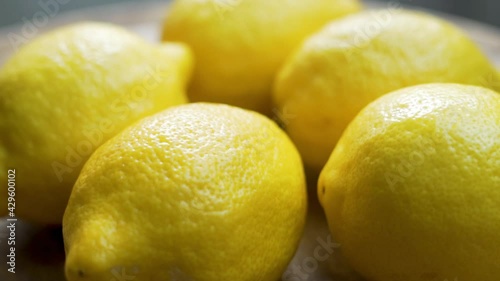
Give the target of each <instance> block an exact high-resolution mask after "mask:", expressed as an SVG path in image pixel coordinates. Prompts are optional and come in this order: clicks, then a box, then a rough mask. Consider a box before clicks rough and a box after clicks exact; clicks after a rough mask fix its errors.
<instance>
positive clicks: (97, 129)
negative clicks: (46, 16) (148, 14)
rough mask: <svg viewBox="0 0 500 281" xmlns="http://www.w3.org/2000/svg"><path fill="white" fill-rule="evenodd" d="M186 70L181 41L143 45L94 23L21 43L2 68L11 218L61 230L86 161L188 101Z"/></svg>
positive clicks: (0, 150)
mask: <svg viewBox="0 0 500 281" xmlns="http://www.w3.org/2000/svg"><path fill="white" fill-rule="evenodd" d="M191 66H192V58H191V54H190V52H189V50H188V49H187V48H186V47H185V46H183V45H179V44H166V45H162V46H160V45H159V46H153V45H149V44H147V43H146V42H145V41H143V40H142V39H141V38H139V37H137V36H135V35H133V34H131V33H129V32H128V31H126V30H124V29H122V28H119V27H115V26H112V25H108V24H101V23H81V24H76V25H72V26H68V27H64V28H61V29H59V30H56V31H53V32H51V33H48V34H45V35H42V36H41V37H40V38H38V39H36V40H34V41H33V42H31V43H30V44H28V45H26V46H25V47H23V48H22V49H21V50H20V51H19V52H18V53H16V54H15V55H14V56H13V57H12V58H11V59H10V60H9V61H8V62H7V63H6V64H5V65H4V67H3V68H2V70H1V71H0V89H1V92H0V131H1V132H2V135H1V136H0V168H1V169H2V170H5V169H6V168H7V167H8V168H16V171H17V175H18V176H17V193H16V200H17V201H19V202H21V203H20V204H17V206H16V214H17V215H18V216H19V217H21V218H24V219H28V220H31V221H35V222H39V223H52V224H60V223H61V220H62V215H63V212H64V208H65V207H66V203H67V200H68V198H69V194H70V191H71V188H72V186H73V184H74V182H75V180H76V178H77V176H78V174H79V172H80V169H81V167H82V166H83V164H84V163H85V161H86V159H87V158H88V157H89V155H90V154H91V153H92V152H93V151H94V150H95V149H96V148H97V147H98V146H99V145H101V143H103V142H104V141H106V140H107V139H109V138H110V137H111V136H113V135H115V134H116V133H118V132H119V131H121V130H122V129H123V128H125V127H126V126H127V125H129V124H130V123H132V122H134V121H136V120H138V119H140V118H142V117H144V116H147V115H150V114H152V113H155V112H157V111H159V110H161V109H164V108H166V107H168V106H171V105H177V104H181V103H184V102H186V96H185V93H184V85H185V84H186V83H187V81H186V80H187V78H188V76H189V74H190V71H191ZM6 176H7V174H6V173H2V175H1V176H0V178H1V180H2V181H4V179H5V177H6ZM6 193H7V190H6V189H4V191H2V192H1V193H0V198H1V200H0V201H2V202H5V200H6V195H7V194H6ZM3 211H4V209H2V212H3Z"/></svg>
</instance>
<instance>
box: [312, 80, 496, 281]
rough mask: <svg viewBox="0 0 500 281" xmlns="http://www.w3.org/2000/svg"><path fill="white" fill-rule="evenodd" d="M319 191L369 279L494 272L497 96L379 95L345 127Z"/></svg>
mask: <svg viewBox="0 0 500 281" xmlns="http://www.w3.org/2000/svg"><path fill="white" fill-rule="evenodd" d="M318 194H319V199H320V202H321V204H322V206H323V208H324V210H325V212H326V216H327V219H328V222H329V227H330V230H331V231H332V233H333V235H334V237H335V238H336V239H337V240H338V242H339V243H340V244H341V245H342V250H343V252H344V254H345V256H346V257H347V259H348V260H349V261H350V263H351V264H352V265H353V267H354V268H355V269H357V270H358V271H359V272H360V273H361V274H362V275H364V277H366V278H367V279H368V280H373V281H417V280H418V281H421V280H436V281H438V280H439V281H442V280H460V281H478V280H481V281H495V280H498V276H500V267H499V266H498V265H499V264H500V239H498V234H499V233H500V95H499V94H498V93H496V92H494V91H491V90H489V89H486V88H482V87H476V86H466V85H458V84H426V85H420V86H413V87H410V88H405V89H402V90H399V91H396V92H393V93H391V94H388V95H386V96H383V97H381V98H379V99H378V100H376V101H375V102H373V103H371V104H370V105H368V106H367V107H366V108H365V109H363V110H362V111H361V112H360V113H359V114H358V115H357V116H356V118H355V119H354V120H353V121H352V123H351V124H350V125H349V126H348V128H347V129H346V131H345V132H344V134H343V136H342V138H341V139H340V140H339V142H338V144H337V147H336V148H335V150H334V151H333V154H332V155H331V157H330V159H329V160H328V163H327V164H326V166H325V168H324V169H323V171H322V172H321V176H320V179H319V183H318Z"/></svg>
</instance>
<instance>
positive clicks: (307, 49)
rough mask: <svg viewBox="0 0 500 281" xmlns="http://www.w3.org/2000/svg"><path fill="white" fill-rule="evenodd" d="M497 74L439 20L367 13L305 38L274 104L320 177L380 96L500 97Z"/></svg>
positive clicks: (413, 14)
mask: <svg viewBox="0 0 500 281" xmlns="http://www.w3.org/2000/svg"><path fill="white" fill-rule="evenodd" d="M396 7H397V6H396ZM494 72H495V70H494V68H493V66H492V65H491V63H490V62H489V61H488V59H487V58H486V57H485V56H484V55H483V54H482V53H481V51H480V50H479V48H478V47H477V46H476V45H475V44H474V43H473V42H472V41H471V40H470V39H469V38H468V37H467V36H466V35H465V34H463V33H462V31H460V30H458V29H457V28H455V27H454V26H452V25H450V24H448V23H446V22H445V21H443V20H441V19H438V18H435V17H433V16H429V15H426V14H422V13H418V12H412V11H405V10H402V9H399V8H393V9H386V10H375V11H366V12H363V13H360V14H357V15H353V16H349V17H347V18H344V19H342V20H339V21H337V22H333V23H331V24H329V25H328V26H326V27H325V28H324V29H323V30H321V31H319V32H318V33H317V34H315V35H313V36H311V37H310V38H308V39H307V40H306V41H305V42H304V43H303V44H302V46H301V47H300V48H299V49H298V50H297V51H296V53H295V54H294V55H292V56H291V58H290V59H289V60H288V61H287V62H286V63H285V65H284V67H283V68H282V70H281V71H280V73H279V75H278V77H277V79H276V84H275V91H274V94H273V98H274V102H275V104H276V106H277V108H278V109H279V110H278V112H281V113H282V115H284V114H286V115H285V117H288V118H286V119H285V122H284V124H285V125H286V130H287V132H288V134H289V135H290V137H291V139H292V141H294V143H295V145H296V146H297V148H298V149H299V152H300V153H301V155H302V158H303V160H304V163H305V164H306V166H307V167H308V168H311V170H313V171H315V172H316V173H319V171H321V169H322V167H323V166H324V164H325V163H326V161H327V159H328V156H329V155H330V154H331V151H332V150H333V148H334V147H335V144H336V143H337V140H338V139H339V138H340V136H341V134H342V132H343V131H344V129H345V127H346V126H347V125H348V124H349V122H350V121H351V120H352V119H353V118H354V116H355V115H356V114H357V113H358V112H359V111H360V110H361V109H362V108H363V107H364V106H366V105H367V104H368V103H370V102H371V101H373V100H375V99H376V98H377V97H380V96H382V95H383V94H386V93H388V92H390V91H393V90H397V89H399V88H402V87H406V86H412V85H417V84H422V83H432V82H450V83H463V84H477V85H483V86H486V87H490V88H496V89H497V90H500V84H499V82H500V78H499V77H497V76H496V75H494ZM495 85H496V86H495Z"/></svg>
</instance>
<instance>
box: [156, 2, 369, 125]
mask: <svg viewBox="0 0 500 281" xmlns="http://www.w3.org/2000/svg"><path fill="white" fill-rule="evenodd" d="M359 8H360V3H359V1H358V0H315V1H303V0H274V1H268V0H176V1H173V3H172V5H171V6H170V7H169V9H168V15H167V16H166V17H165V23H164V27H163V40H166V41H179V42H183V43H186V44H187V45H189V46H190V47H191V48H192V49H193V52H194V54H195V57H196V66H195V70H194V74H193V80H192V81H191V83H190V86H189V91H188V95H189V99H190V100H191V101H207V102H219V103H226V104H231V105H235V106H239V107H242V108H247V109H251V110H255V111H258V112H261V113H264V114H266V115H271V113H272V107H271V88H272V83H273V79H274V76H275V74H276V72H277V71H278V70H279V67H280V66H281V65H282V64H283V63H284V61H285V59H286V57H287V56H288V55H289V54H290V53H291V52H292V50H294V49H295V48H296V47H297V46H298V45H299V44H300V43H301V41H302V40H303V39H304V38H306V37H307V36H308V35H310V34H312V33H313V32H315V31H316V30H317V29H319V28H321V27H322V26H323V25H324V24H326V23H327V22H329V21H330V20H333V19H337V18H340V17H342V16H345V15H347V14H351V13H354V12H357V11H358V10H359Z"/></svg>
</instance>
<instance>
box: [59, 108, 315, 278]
mask: <svg viewBox="0 0 500 281" xmlns="http://www.w3.org/2000/svg"><path fill="white" fill-rule="evenodd" d="M306 197H307V196H306V187H305V179H304V174H303V169H302V163H301V160H300V156H299V154H298V152H297V150H296V149H295V147H294V146H293V144H292V142H291V141H290V140H289V139H288V137H287V136H286V134H285V133H284V132H283V131H281V129H279V128H278V126H277V125H275V124H274V123H273V122H272V121H271V120H269V119H267V118H266V117H264V116H261V115H260V114H257V113H254V112H250V111H246V110H243V109H239V108H236V107H230V106H227V105H215V104H190V105H184V106H179V107H175V108H172V109H168V110H166V111H164V112H162V113H159V114H157V115H154V116H152V117H149V118H146V119H144V120H142V121H140V122H139V123H137V124H135V125H133V126H131V127H130V128H128V129H127V130H125V131H123V132H122V133H120V134H119V135H117V136H116V137H114V138H112V139H111V140H109V141H108V142H107V143H105V144H104V145H102V146H101V147H100V148H99V149H98V150H97V151H96V152H95V153H94V154H93V155H92V156H91V158H90V159H89V160H88V162H87V163H86V165H85V167H84V168H83V170H82V173H81V175H80V177H79V178H78V181H77V182H76V184H75V187H74V189H73V193H72V194H71V198H70V201H69V204H68V208H67V210H66V213H65V215H64V222H63V231H64V239H65V246H66V252H67V260H66V276H67V278H68V280H69V281H73V280H80V279H81V278H87V279H89V280H93V281H109V280H110V278H113V275H112V274H111V269H112V268H113V267H115V266H119V265H121V266H126V267H134V266H135V267H138V268H140V270H139V271H138V272H137V274H136V278H137V280H197V281H208V280H210V281H212V280H213V281H215V280H235V281H236V280H248V281H255V280H261V281H275V280H278V278H279V277H280V276H281V274H282V273H283V271H284V270H285V268H286V266H287V264H288V262H289V261H290V259H291V258H292V256H293V255H294V252H295V250H296V247H297V244H298V242H299V239H300V236H301V233H302V229H303V226H304V223H305V217H306V209H307V206H306V205H307V198H306Z"/></svg>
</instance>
